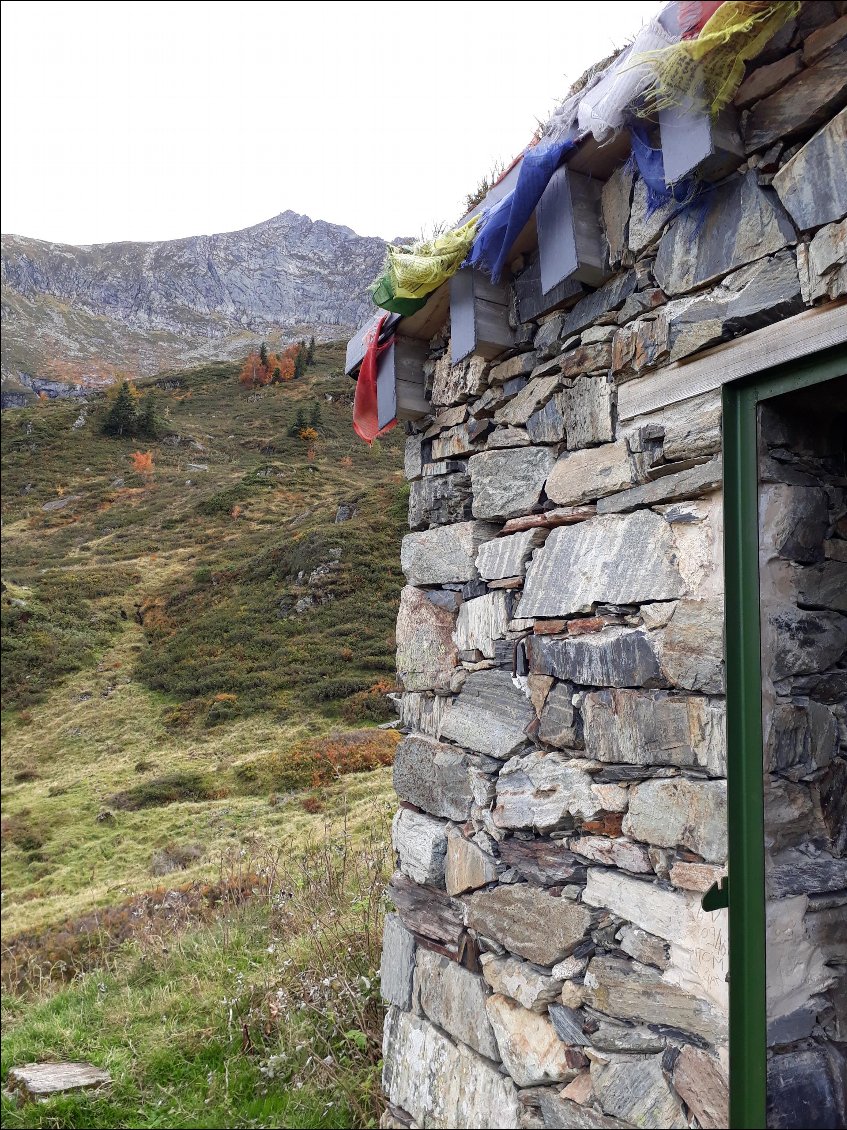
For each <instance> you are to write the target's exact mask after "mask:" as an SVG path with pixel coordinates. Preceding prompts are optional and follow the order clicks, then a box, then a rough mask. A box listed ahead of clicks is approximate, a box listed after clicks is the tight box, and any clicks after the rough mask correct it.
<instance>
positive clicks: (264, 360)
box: [259, 342, 268, 369]
mask: <svg viewBox="0 0 847 1130" xmlns="http://www.w3.org/2000/svg"><path fill="white" fill-rule="evenodd" d="M259 363H260V365H261V366H262V368H263V369H267V367H268V347H267V346H266V345H265V343H264V342H262V344H261V346H260V348H259Z"/></svg>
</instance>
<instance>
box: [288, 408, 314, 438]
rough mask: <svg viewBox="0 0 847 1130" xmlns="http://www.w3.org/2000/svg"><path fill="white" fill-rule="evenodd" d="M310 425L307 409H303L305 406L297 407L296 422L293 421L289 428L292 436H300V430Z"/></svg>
mask: <svg viewBox="0 0 847 1130" xmlns="http://www.w3.org/2000/svg"><path fill="white" fill-rule="evenodd" d="M308 426H309V422H308V420H307V419H306V412H305V409H303V408H298V409H297V415H296V417H295V419H294V423H293V424H292V425H291V427H290V428H289V429H288V434H289V435H290V436H298V435H299V434H300V432H301V431H302V430H303V429H304V428H308Z"/></svg>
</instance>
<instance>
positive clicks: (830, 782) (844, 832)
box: [820, 699, 847, 856]
mask: <svg viewBox="0 0 847 1130" xmlns="http://www.w3.org/2000/svg"><path fill="white" fill-rule="evenodd" d="M842 701H843V699H842ZM820 803H821V815H822V817H823V822H824V825H825V826H826V830H827V832H828V833H829V841H830V842H829V848H830V851H832V852H833V854H835V855H840V856H844V855H847V761H844V760H842V758H840V757H837V758H836V759H835V760H834V761H833V762H832V763H831V765H830V766H829V768H828V769H827V771H826V772H825V773H824V776H823V779H822V780H821V782H820Z"/></svg>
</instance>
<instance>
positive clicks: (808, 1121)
mask: <svg viewBox="0 0 847 1130" xmlns="http://www.w3.org/2000/svg"><path fill="white" fill-rule="evenodd" d="M767 1072H768V1077H767V1097H768V1106H767V1124H768V1126H769V1127H773V1128H774V1130H792V1128H793V1127H796V1126H804V1127H808V1128H809V1130H831V1128H833V1127H838V1126H844V1125H845V1122H847V1057H845V1054H844V1051H843V1050H842V1049H839V1048H838V1047H837V1046H831V1047H829V1048H826V1047H821V1046H820V1045H819V1046H817V1047H811V1048H804V1049H791V1050H790V1051H787V1052H785V1053H782V1054H779V1053H777V1054H775V1055H773V1056H771V1057H769V1058H768V1065H767Z"/></svg>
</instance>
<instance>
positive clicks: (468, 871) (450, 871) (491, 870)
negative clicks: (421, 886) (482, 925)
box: [444, 829, 497, 895]
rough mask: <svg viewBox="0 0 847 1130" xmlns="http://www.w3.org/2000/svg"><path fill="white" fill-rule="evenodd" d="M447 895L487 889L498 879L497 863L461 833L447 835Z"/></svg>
mask: <svg viewBox="0 0 847 1130" xmlns="http://www.w3.org/2000/svg"><path fill="white" fill-rule="evenodd" d="M444 878H445V883H446V886H447V893H448V894H451V895H460V894H464V893H465V892H466V891H474V890H477V889H478V888H479V887H485V886H487V885H488V884H489V883H493V882H494V881H495V880H496V878H497V862H496V860H494V859H493V858H492V857H491V856H490V855H488V854H487V853H486V852H484V851H483V850H482V848H481V847H480V846H479V845H478V844H475V843H474V842H473V841H472V840H466V839H465V837H464V836H463V835H462V834H461V832H459V831H457V830H456V829H451V830H450V831H449V832H448V833H447V855H446V858H445V863H444Z"/></svg>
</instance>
